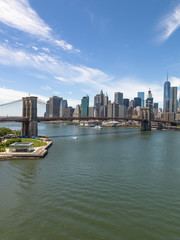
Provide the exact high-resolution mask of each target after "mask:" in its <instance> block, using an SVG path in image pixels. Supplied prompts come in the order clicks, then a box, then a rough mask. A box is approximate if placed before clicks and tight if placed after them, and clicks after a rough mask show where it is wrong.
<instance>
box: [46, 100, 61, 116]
mask: <svg viewBox="0 0 180 240" xmlns="http://www.w3.org/2000/svg"><path fill="white" fill-rule="evenodd" d="M61 100H62V98H60V97H57V96H53V97H50V98H49V101H47V105H46V116H48V117H59V108H60V102H61Z"/></svg>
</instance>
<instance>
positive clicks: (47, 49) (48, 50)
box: [42, 47, 50, 53]
mask: <svg viewBox="0 0 180 240" xmlns="http://www.w3.org/2000/svg"><path fill="white" fill-rule="evenodd" d="M42 50H43V51H45V52H47V53H50V49H49V48H45V47H43V48H42Z"/></svg>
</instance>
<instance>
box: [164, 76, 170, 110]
mask: <svg viewBox="0 0 180 240" xmlns="http://www.w3.org/2000/svg"><path fill="white" fill-rule="evenodd" d="M170 87H171V83H170V82H169V81H168V74H167V80H166V81H165V83H164V102H163V108H164V109H165V108H166V105H167V101H166V100H168V101H170Z"/></svg>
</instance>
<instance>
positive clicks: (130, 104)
mask: <svg viewBox="0 0 180 240" xmlns="http://www.w3.org/2000/svg"><path fill="white" fill-rule="evenodd" d="M129 107H130V108H132V109H133V108H134V100H131V101H130V103H129Z"/></svg>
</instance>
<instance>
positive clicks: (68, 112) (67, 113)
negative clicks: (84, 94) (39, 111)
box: [64, 107, 74, 117]
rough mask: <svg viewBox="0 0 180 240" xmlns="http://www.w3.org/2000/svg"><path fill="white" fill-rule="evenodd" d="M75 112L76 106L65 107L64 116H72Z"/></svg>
mask: <svg viewBox="0 0 180 240" xmlns="http://www.w3.org/2000/svg"><path fill="white" fill-rule="evenodd" d="M73 113H74V108H72V107H66V108H65V109H64V117H72V116H73Z"/></svg>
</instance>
